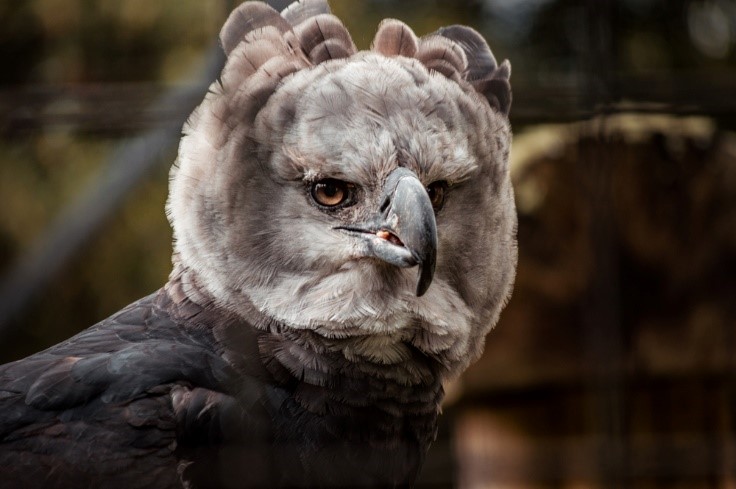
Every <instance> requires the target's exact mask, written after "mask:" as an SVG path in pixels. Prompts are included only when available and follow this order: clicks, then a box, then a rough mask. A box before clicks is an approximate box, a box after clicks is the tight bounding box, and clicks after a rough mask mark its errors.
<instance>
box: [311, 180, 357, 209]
mask: <svg viewBox="0 0 736 489" xmlns="http://www.w3.org/2000/svg"><path fill="white" fill-rule="evenodd" d="M352 189H353V185H352V184H350V183H348V182H343V181H342V180H336V179H334V178H325V179H324V180H320V181H318V182H316V183H315V184H314V185H312V198H313V199H314V201H315V202H317V203H318V204H319V205H323V206H325V207H337V206H339V205H341V204H345V203H346V202H348V201H349V200H350V198H351V194H352Z"/></svg>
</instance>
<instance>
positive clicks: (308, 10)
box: [281, 0, 332, 26]
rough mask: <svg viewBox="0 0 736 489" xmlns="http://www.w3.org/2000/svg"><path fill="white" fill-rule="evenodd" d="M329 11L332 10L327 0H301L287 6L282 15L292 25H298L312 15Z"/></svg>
mask: <svg viewBox="0 0 736 489" xmlns="http://www.w3.org/2000/svg"><path fill="white" fill-rule="evenodd" d="M329 13H332V12H331V11H330V6H329V5H328V4H327V1H326V0H300V1H298V2H294V3H292V4H291V5H289V6H288V7H286V8H285V9H284V10H283V11H282V12H281V17H283V18H284V19H286V21H287V22H288V23H289V24H291V25H292V26H297V25H299V24H301V23H302V22H304V21H306V20H308V19H310V18H312V17H316V16H318V15H321V14H329Z"/></svg>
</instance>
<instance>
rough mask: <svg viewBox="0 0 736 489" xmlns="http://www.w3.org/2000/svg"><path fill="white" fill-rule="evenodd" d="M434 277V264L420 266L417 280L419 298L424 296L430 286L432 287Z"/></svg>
mask: <svg viewBox="0 0 736 489" xmlns="http://www.w3.org/2000/svg"><path fill="white" fill-rule="evenodd" d="M433 275H434V264H429V266H426V265H425V264H421V263H420V264H419V278H418V280H417V297H421V296H423V295H424V294H425V293H426V292H427V290H428V289H429V286H430V285H432V277H433Z"/></svg>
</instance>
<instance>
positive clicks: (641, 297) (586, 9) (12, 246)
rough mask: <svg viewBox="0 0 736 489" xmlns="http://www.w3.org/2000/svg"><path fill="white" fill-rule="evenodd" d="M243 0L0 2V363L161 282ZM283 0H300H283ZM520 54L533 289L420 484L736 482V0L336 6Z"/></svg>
mask: <svg viewBox="0 0 736 489" xmlns="http://www.w3.org/2000/svg"><path fill="white" fill-rule="evenodd" d="M237 3H239V2H234V1H228V0H221V1H218V0H210V1H207V2H202V1H198V0H196V1H195V0H116V1H112V0H110V1H106V0H97V1H94V0H24V1H22V2H18V1H12V0H0V60H2V69H1V70H0V361H2V362H6V361H11V360H15V359H18V358H21V357H24V356H26V355H28V354H30V353H32V352H34V351H37V350H40V349H43V348H45V347H48V346H50V345H52V344H54V343H56V342H58V341H60V340H62V339H64V338H67V337H69V336H70V335H72V334H74V333H75V332H77V331H79V330H81V329H84V328H86V327H88V326H90V325H92V324H93V323H95V322H96V321H98V320H100V319H103V318H105V317H107V316H108V315H110V314H111V313H113V312H115V311H116V310H118V309H119V308H120V307H122V306H124V305H126V304H128V303H129V302H131V301H133V300H135V299H137V298H139V297H141V296H143V295H145V294H148V293H150V292H152V291H154V290H155V289H157V288H158V287H160V286H161V285H162V284H163V283H164V281H165V280H166V278H167V274H168V272H169V269H170V254H171V231H170V228H169V225H168V223H167V221H166V218H165V215H164V209H163V208H164V202H165V199H166V193H167V173H168V169H169V167H170V165H171V164H172V162H173V161H174V158H175V155H176V144H177V142H178V135H179V131H180V128H181V124H182V122H183V120H184V119H185V117H186V115H187V114H188V113H189V112H190V111H191V109H192V108H193V107H194V106H195V105H196V104H197V103H198V102H199V100H201V98H202V96H203V94H204V91H205V90H206V87H207V85H208V84H209V82H210V81H211V80H213V79H214V77H215V76H216V74H217V68H218V66H219V65H220V63H221V62H222V58H221V54H219V52H218V50H217V47H216V43H215V41H216V37H217V33H218V31H219V28H220V26H221V24H222V22H223V21H224V19H225V18H226V16H227V14H228V12H229V11H230V10H231V9H232V8H233V7H234V6H235V5H237ZM279 3H280V4H282V5H283V4H286V3H288V2H279ZM331 4H332V6H333V10H334V11H335V13H336V14H337V15H338V16H339V17H340V18H341V19H342V20H343V21H344V22H345V24H346V25H347V26H348V27H349V29H350V30H351V32H352V33H353V37H354V39H355V41H356V44H358V46H359V47H362V48H365V47H367V46H368V45H369V44H370V40H371V39H372V36H373V33H374V32H375V28H376V26H377V24H378V22H379V21H380V19H382V18H384V17H396V18H400V19H402V20H404V21H405V22H407V23H408V24H409V25H410V26H412V28H413V29H414V30H415V32H416V33H417V34H419V35H422V34H425V33H428V32H431V31H433V30H435V29H436V28H438V27H440V26H442V25H448V24H453V23H462V24H467V25H471V26H473V27H475V28H476V29H478V30H479V31H480V32H481V33H483V35H484V36H485V37H486V39H488V41H489V43H490V45H491V47H492V49H493V51H494V53H496V56H497V57H498V58H500V59H504V58H509V59H510V60H511V62H512V65H513V75H512V85H513V89H514V102H513V105H512V111H511V122H512V126H513V128H514V132H515V141H514V146H513V151H512V173H513V178H514V181H515V187H516V197H517V206H518V210H519V250H520V259H519V269H518V277H517V285H516V289H515V292H514V296H513V299H512V300H511V303H510V304H509V306H508V308H507V309H506V311H505V312H504V314H503V315H502V319H501V322H500V323H499V325H498V326H497V328H496V329H495V330H494V331H493V332H492V333H491V334H490V335H489V337H488V341H487V346H486V353H485V355H484V356H483V358H482V359H481V360H480V361H479V362H478V363H477V364H475V365H474V366H473V367H471V369H470V370H469V371H468V372H467V373H466V375H464V376H463V377H462V378H461V379H460V380H459V381H458V382H456V383H455V384H453V385H452V386H449V396H448V401H447V404H446V407H445V416H444V417H443V426H442V430H441V433H440V438H439V439H438V441H437V443H436V444H435V446H434V447H433V448H432V450H431V451H430V456H429V460H428V462H427V465H426V467H425V470H424V472H423V474H422V479H421V482H420V487H460V488H575V489H578V488H628V487H633V488H701V487H702V488H736V437H735V436H734V428H735V426H736V417H735V416H736V392H735V390H734V388H735V387H736V385H735V384H734V380H735V376H734V373H735V370H734V368H735V367H736V0H687V1H685V0H683V1H679V0H678V1H674V0H620V1H613V0H465V1H455V2H450V1H417V0H403V1H398V0H393V1H392V0H332V2H331Z"/></svg>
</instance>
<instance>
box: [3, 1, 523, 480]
mask: <svg viewBox="0 0 736 489" xmlns="http://www.w3.org/2000/svg"><path fill="white" fill-rule="evenodd" d="M220 39H221V42H222V46H223V48H224V51H225V53H226V55H227V62H226V65H225V67H224V69H223V71H222V75H221V78H220V79H219V80H218V81H217V82H216V83H214V84H213V85H212V87H211V90H210V92H209V93H208V95H207V96H206V97H205V99H204V101H203V102H202V104H201V105H200V106H199V107H198V108H197V109H196V110H195V111H194V113H193V114H192V115H191V118H190V119H189V121H188V122H187V124H186V126H185V127H184V136H183V137H182V140H181V144H180V148H179V155H178V159H177V163H176V164H175V165H174V168H173V169H172V172H171V185H170V194H169V199H168V203H167V209H166V210H167V214H168V217H169V220H170V222H171V225H172V227H173V229H174V238H175V241H174V253H173V271H172V272H171V275H170V278H169V280H168V282H167V283H166V284H165V285H164V286H163V288H161V289H160V290H158V291H157V292H155V293H153V294H151V295H149V296H148V297H145V298H143V299H141V300H139V301H137V302H135V303H133V304H131V305H130V306H128V307H126V308H124V309H123V310H121V311H120V312H118V313H116V314H114V315H113V316H111V317H109V318H108V319H105V320H103V321H101V322H100V323H98V324H96V325H94V326H92V327H91V328H89V329H87V330H84V331H82V332H81V333H79V334H78V335H76V336H74V337H73V338H70V339H69V340H67V341H64V342H62V343H60V344H58V345H55V346H53V347H51V348H49V349H47V350H45V351H43V352H40V353H37V354H35V355H32V356H30V357H28V358H25V359H23V360H19V361H17V362H14V363H10V364H7V365H4V366H2V367H0V486H2V487H13V488H14V487H31V488H36V487H44V488H68V487H75V488H76V487H106V488H117V487H120V488H126V489H127V488H174V487H191V488H203V487H232V488H236V487H356V486H366V487H406V486H410V485H411V484H412V482H413V480H414V479H415V477H416V475H417V472H418V471H419V469H420V467H421V465H422V461H423V459H424V456H425V453H426V451H427V449H428V447H429V445H430V443H431V442H432V440H433V439H434V437H435V433H436V421H437V416H438V413H439V409H440V402H441V400H442V397H443V388H442V385H443V382H444V381H446V380H448V379H451V378H452V377H454V376H457V375H458V374H459V373H460V372H461V371H462V370H463V369H464V368H465V367H466V366H467V365H468V364H469V363H470V362H471V361H473V360H474V359H476V358H477V357H478V356H479V355H480V353H481V351H482V348H483V343H484V336H485V335H486V333H487V332H488V331H489V330H490V329H491V328H492V327H493V325H494V324H495V323H496V321H497V319H498V316H499V314H500V311H501V309H502V308H503V306H504V304H505V302H506V300H507V298H508V296H509V294H510V291H511V288H512V284H513V279H514V274H515V267H516V257H517V253H516V241H515V229H516V214H515V208H514V201H513V190H512V187H511V184H510V181H509V168H508V154H509V145H510V139H511V134H510V128H509V122H508V110H509V105H510V100H511V90H510V85H509V76H510V65H509V63H508V62H506V61H505V62H503V63H501V64H500V65H499V64H497V63H496V60H495V58H494V56H493V54H492V53H491V51H490V49H489V48H488V45H487V44H486V42H485V41H484V39H483V38H482V37H481V36H480V35H479V34H478V33H477V32H475V31H474V30H472V29H470V28H468V27H463V26H452V27H447V28H443V29H440V30H439V31H437V32H435V33H433V34H430V35H427V36H424V37H422V38H417V37H416V36H415V35H414V33H413V32H412V31H411V29H410V28H409V27H407V26H406V25H405V24H403V23H401V22H399V21H397V20H391V19H389V20H385V21H383V22H382V23H381V24H380V26H379V28H378V31H377V34H376V35H375V38H374V40H373V44H372V48H371V49H370V50H369V51H360V52H359V51H357V49H356V48H355V45H354V44H353V41H352V39H351V37H350V35H349V33H348V32H347V30H346V28H345V27H344V26H343V24H342V23H341V22H340V21H339V20H338V19H337V18H336V17H334V16H333V15H331V14H330V11H329V7H328V5H327V3H326V1H325V0H301V1H300V2H297V3H294V4H292V5H291V6H290V7H288V8H286V9H285V10H284V11H283V12H281V13H279V12H277V11H275V10H274V9H272V8H271V7H269V6H267V5H266V4H263V3H260V2H247V3H244V4H242V5H240V6H239V7H238V8H237V9H236V10H235V11H234V12H233V13H232V14H231V15H230V17H229V18H228V20H227V21H226V23H225V25H224V27H223V28H222V31H221V33H220Z"/></svg>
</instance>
